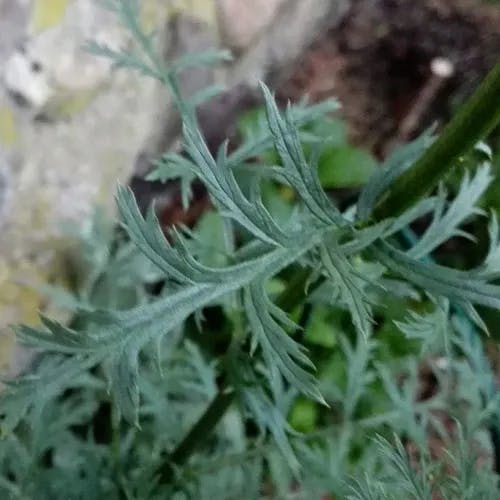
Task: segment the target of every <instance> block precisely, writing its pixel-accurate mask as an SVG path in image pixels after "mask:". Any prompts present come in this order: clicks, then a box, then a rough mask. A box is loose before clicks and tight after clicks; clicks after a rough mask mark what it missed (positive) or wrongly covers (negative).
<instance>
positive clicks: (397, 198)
mask: <svg viewBox="0 0 500 500" xmlns="http://www.w3.org/2000/svg"><path fill="white" fill-rule="evenodd" d="M498 124H500V63H499V64H497V65H496V66H495V67H494V68H493V69H492V70H491V71H490V73H489V74H488V76H487V77H486V79H485V80H484V81H483V83H482V84H481V85H480V86H479V88H478V89H477V90H476V92H475V93H474V94H473V96H472V97H471V98H470V99H469V100H468V101H467V102H466V103H465V104H464V105H463V106H462V107H461V108H460V110H459V111H458V113H457V115H456V116H455V118H453V120H452V121H451V122H450V123H449V124H448V125H447V126H446V127H445V129H444V130H443V133H442V135H441V136H440V138H439V139H438V140H437V141H436V142H435V143H434V144H433V145H432V146H431V147H430V148H429V150H428V151H427V152H426V153H425V154H424V155H423V156H422V157H421V158H420V160H418V161H417V162H416V163H415V165H414V166H413V167H412V168H411V169H410V170H408V171H407V172H405V173H404V174H403V175H402V176H401V177H400V178H399V179H398V180H397V181H396V182H395V183H394V184H393V187H392V188H391V189H390V190H389V192H388V193H387V195H386V197H385V198H383V199H382V200H381V202H380V203H379V205H378V206H377V207H376V208H375V210H374V213H373V219H375V220H377V221H380V220H383V219H385V218H387V217H394V216H397V215H399V214H401V213H402V212H403V211H404V210H406V209H407V208H409V207H411V206H412V205H414V204H415V203H416V202H417V201H419V200H420V199H421V198H422V197H423V196H425V195H426V194H427V193H428V192H429V191H430V190H432V189H434V188H435V187H436V185H437V184H438V183H439V181H441V180H443V179H444V178H445V177H446V176H447V175H448V174H449V173H450V172H451V171H452V170H453V169H454V168H455V167H456V165H457V163H458V160H459V158H460V157H461V156H462V155H464V154H466V153H467V152H468V151H470V150H471V148H473V147H474V145H475V144H477V142H479V141H480V140H481V139H483V138H484V137H485V136H486V135H487V134H488V133H489V132H491V131H492V130H493V129H494V128H495V127H496V126H497V125H498Z"/></svg>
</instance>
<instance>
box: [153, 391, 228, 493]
mask: <svg viewBox="0 0 500 500" xmlns="http://www.w3.org/2000/svg"><path fill="white" fill-rule="evenodd" d="M233 400H234V392H233V391H231V390H230V389H229V388H228V387H227V383H226V382H223V383H221V385H220V388H219V390H218V392H217V394H216V396H215V398H214V399H213V400H212V402H211V403H210V404H209V405H208V407H207V409H206V410H205V411H204V412H203V414H202V415H201V416H200V418H199V419H198V420H197V422H196V423H195V424H194V425H193V427H191V429H190V430H189V432H188V433H187V434H186V436H185V437H184V438H183V439H182V441H181V442H180V443H179V445H178V446H177V447H176V448H175V450H174V451H173V452H172V453H171V454H170V456H169V457H168V459H167V460H165V461H164V462H163V464H162V465H161V468H160V470H159V471H158V472H159V476H160V483H163V484H165V483H170V482H171V481H172V478H173V475H174V467H182V466H183V465H185V464H186V462H187V461H188V459H189V457H190V456H191V455H192V453H193V452H194V451H195V450H196V449H197V448H199V447H200V445H203V444H204V443H205V442H206V440H207V438H208V437H210V436H211V435H212V433H213V431H214V429H215V427H216V425H217V424H218V423H219V421H220V420H221V419H222V417H223V416H224V414H225V413H226V411H227V409H228V408H229V406H231V403H232V402H233Z"/></svg>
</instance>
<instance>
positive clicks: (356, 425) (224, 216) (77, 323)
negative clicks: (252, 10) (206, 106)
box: [0, 0, 500, 500]
mask: <svg viewBox="0 0 500 500" xmlns="http://www.w3.org/2000/svg"><path fill="white" fill-rule="evenodd" d="M106 5H107V7H108V8H110V9H112V10H114V11H115V12H116V14H117V15H119V16H120V18H121V20H122V21H123V23H124V25H125V26H126V27H127V28H128V29H129V30H130V31H131V33H132V34H133V35H134V38H135V41H136V43H137V46H136V47H135V48H134V50H132V49H131V50H130V51H128V50H127V51H113V50H111V49H110V48H108V47H104V46H98V45H96V44H92V45H91V46H90V49H91V50H92V51H93V52H94V53H96V54H98V55H103V56H106V57H110V58H111V59H112V60H113V62H114V63H115V65H116V66H117V67H120V68H131V69H135V70H139V71H140V72H142V73H143V74H145V75H146V76H149V77H153V78H157V79H159V80H160V81H161V82H162V83H164V84H165V85H166V86H167V88H168V89H169V90H170V92H171V94H172V96H173V98H174V100H175V102H176V104H177V106H178V109H179V111H180V113H181V114H182V118H183V123H184V127H183V145H184V151H183V152H182V153H181V154H172V153H169V154H166V155H165V156H164V157H163V158H162V159H161V160H160V161H159V163H158V166H157V170H156V171H155V173H154V175H153V176H154V177H155V178H159V179H165V180H166V179H169V178H179V179H180V181H181V186H182V190H183V199H184V202H185V204H186V205H187V204H188V203H189V200H190V197H191V191H190V186H191V184H192V182H193V180H197V181H199V182H201V183H203V185H204V186H205V187H206V189H207V191H208V193H209V195H210V199H211V202H212V204H213V207H214V208H213V210H212V211H210V212H209V213H207V214H206V215H205V216H204V217H203V218H202V219H201V220H200V221H199V223H198V224H197V226H196V227H195V228H194V229H191V230H190V229H187V228H182V227H177V228H171V229H170V230H168V231H167V234H164V231H163V228H161V227H160V224H159V222H158V219H157V217H156V214H155V212H154V208H152V209H151V210H150V211H149V213H148V214H147V216H145V217H143V216H142V215H141V213H140V211H139V209H138V207H137V204H136V202H135V200H134V197H133V195H132V193H131V192H130V191H129V190H128V189H125V188H119V189H118V194H117V203H118V207H119V211H120V215H121V220H122V225H123V227H124V229H125V233H122V232H120V233H119V236H118V237H117V236H116V235H115V234H114V231H113V228H112V226H106V225H105V224H103V222H102V219H100V218H99V217H98V218H96V221H95V224H94V225H93V226H92V227H90V228H89V230H88V232H87V233H85V234H84V235H82V238H83V244H82V248H83V253H82V259H81V262H80V273H79V276H80V286H79V291H78V292H77V293H76V294H75V295H73V296H70V295H67V294H64V293H63V292H61V291H60V290H58V291H55V290H48V292H50V293H52V294H53V295H54V294H55V295H57V298H58V299H59V300H60V301H62V303H64V305H65V306H66V307H68V308H70V309H72V310H73V312H74V317H73V320H72V322H71V324H70V325H67V326H65V325H62V324H60V323H59V322H57V321H54V320H51V319H49V318H47V317H42V318H41V319H42V327H40V328H31V327H27V326H21V327H18V328H17V329H16V331H17V335H18V337H19V339H20V340H21V341H23V342H25V343H26V344H27V345H29V346H31V347H32V348H34V349H36V350H37V351H39V353H40V354H39V356H38V358H37V362H36V365H35V366H34V367H33V369H32V370H31V371H30V373H29V374H28V375H26V376H25V377H22V378H19V379H16V380H13V381H9V382H8V390H7V391H6V392H5V393H4V394H3V395H2V399H1V410H0V412H1V415H2V420H1V429H2V436H3V440H2V442H1V448H0V492H1V493H2V498H13V499H14V498H23V499H24V498H33V499H35V498H36V499H37V500H38V499H40V500H43V499H58V498H61V499H63V498H64V499H67V498H72V499H89V500H90V499H102V498H110V499H111V498H117V499H118V498H126V499H130V500H132V499H137V500H139V499H141V500H145V499H160V498H174V499H182V498H207V499H208V498H238V497H241V498H262V497H264V498H266V497H270V498H324V496H325V495H334V496H335V497H339V498H351V499H369V498H370V499H378V498H418V499H431V498H435V496H434V495H436V494H440V495H441V497H442V498H471V499H472V498H474V499H475V498H491V499H493V498H497V495H498V490H497V482H498V478H497V476H496V474H495V473H494V471H493V465H492V462H494V454H495V449H494V446H493V447H492V445H491V442H492V439H491V438H492V437H493V441H494V440H495V439H498V436H500V434H499V432H498V430H497V429H498V422H499V415H500V413H499V412H500V406H499V405H500V399H499V394H498V392H497V390H496V387H495V381H494V375H493V373H492V371H491V369H490V368H489V365H488V362H487V361H486V358H485V356H484V353H483V348H482V343H481V340H480V339H479V338H478V335H477V332H476V330H477V329H483V330H486V326H485V324H484V322H483V321H482V319H481V316H480V315H479V314H478V312H477V311H476V307H477V306H484V307H488V308H494V309H500V286H499V285H496V284H494V282H495V280H497V279H498V277H499V272H500V236H499V228H498V222H497V219H496V217H495V216H493V215H492V216H491V217H490V225H489V233H490V248H489V251H488V254H487V255H486V257H485V258H484V260H483V262H482V263H481V264H480V265H479V266H477V267H475V268H473V269H469V270H457V269H452V268H448V267H445V266H443V265H438V264H436V263H434V262H433V261H432V260H431V255H432V253H433V252H434V251H435V250H436V249H437V248H438V247H440V246H441V245H442V244H443V243H445V242H446V241H448V240H450V239H451V238H456V237H462V238H468V237H469V236H470V235H469V233H467V232H466V231H465V229H464V224H465V223H467V222H469V221H470V219H471V218H474V217H477V216H482V215H485V214H484V213H483V212H482V211H481V210H480V209H479V208H478V202H479V200H480V198H481V196H482V195H483V194H484V193H485V191H486V190H487V188H488V186H489V184H490V183H491V181H492V174H491V168H490V164H489V163H490V151H489V149H488V148H487V147H486V146H485V145H484V144H480V145H479V146H478V150H479V155H480V158H481V161H480V165H479V166H477V168H475V169H474V170H473V171H472V172H471V173H464V176H463V180H462V182H461V184H460V187H459V189H458V193H457V194H456V196H454V197H450V196H449V195H448V193H447V192H446V190H445V188H444V187H443V186H441V187H440V188H439V189H438V191H437V193H435V194H431V195H428V194H427V192H428V191H429V189H431V188H432V187H434V186H435V184H436V179H439V177H440V176H438V175H437V174H436V173H435V172H434V171H432V172H431V170H432V169H431V166H432V165H433V166H434V167H435V168H437V169H441V171H444V170H445V169H446V168H447V169H449V168H450V165H453V164H454V163H455V160H456V158H457V157H458V156H459V155H461V154H463V153H465V152H466V150H467V148H468V147H469V145H470V144H474V143H475V142H477V139H478V137H479V136H480V135H481V134H482V133H484V132H485V131H487V130H486V129H487V128H488V127H489V128H491V126H492V125H494V123H496V122H495V120H493V119H492V118H491V111H490V110H488V107H487V106H486V107H483V108H481V112H482V113H483V116H484V118H485V122H488V124H489V125H488V127H486V128H485V127H479V128H478V127H476V128H477V130H476V131H475V134H476V135H475V136H471V137H468V139H467V141H466V142H465V143H464V144H457V143H456V141H457V140H459V138H460V137H461V134H462V135H463V132H464V127H467V123H468V122H467V120H464V118H463V117H462V118H461V122H460V123H459V125H458V126H457V125H456V123H455V124H453V123H452V125H451V126H450V130H451V132H450V130H449V131H448V132H445V133H444V135H443V136H442V137H441V138H440V139H437V140H436V139H435V138H434V137H433V136H432V134H431V133H430V132H429V133H426V134H424V135H423V136H421V137H420V138H418V139H417V140H416V141H414V142H412V143H410V144H408V145H406V146H403V147H401V148H399V149H398V150H397V151H395V152H394V153H393V154H392V155H391V156H390V157H389V158H388V159H387V160H386V162H385V164H384V165H382V166H381V167H380V168H377V169H375V171H374V172H373V173H372V174H371V175H370V177H369V179H368V180H367V183H366V185H365V186H364V188H363V189H362V191H361V193H360V195H359V198H358V200H357V201H356V202H355V203H353V204H351V205H350V206H348V207H346V208H342V209H341V208H340V207H339V206H338V205H336V203H335V202H334V200H333V199H332V197H330V196H329V195H328V194H327V192H326V191H325V188H324V185H325V184H326V183H327V180H325V176H326V174H325V173H323V174H322V178H320V175H319V174H318V165H319V164H321V163H322V162H323V164H327V160H328V158H331V157H332V155H331V150H332V149H333V148H334V145H332V144H333V143H332V141H334V140H335V138H334V137H333V138H329V137H325V135H324V134H323V133H320V132H319V131H318V130H319V129H318V128H317V127H315V124H317V123H323V124H325V123H326V124H327V125H332V123H333V122H332V121H329V119H328V118H325V116H326V115H327V114H329V113H331V112H333V111H335V110H336V109H337V108H338V104H337V103H336V102H333V101H329V102H325V103H322V104H320V105H315V106H307V105H306V104H303V105H299V106H290V107H289V108H288V109H287V110H286V111H285V112H280V110H278V108H277V106H276V103H275V101H274V99H273V96H272V94H271V92H270V90H269V89H268V88H267V87H266V86H265V85H261V88H262V93H263V96H264V100H265V108H264V109H265V119H258V120H254V121H253V122H252V123H253V126H252V127H251V129H248V128H247V129H246V133H245V134H243V135H244V140H243V141H242V143H241V144H240V145H239V146H238V147H237V148H236V149H235V150H234V151H232V152H231V153H228V148H227V144H224V145H222V146H221V147H220V149H219V151H218V153H217V155H215V156H214V155H212V154H211V153H210V151H209V149H208V147H207V145H206V143H205V141H204V138H203V135H202V133H201V131H200V129H199V127H198V124H197V121H196V114H195V109H196V106H197V105H199V103H200V102H202V101H203V100H204V99H206V98H209V97H210V96H211V95H213V89H208V90H206V91H204V92H203V93H201V94H198V95H195V96H192V97H191V98H189V99H185V98H184V97H183V96H182V92H181V89H179V86H178V81H177V76H178V74H179V72H181V71H184V70H185V69H187V68H189V67H191V66H192V65H198V64H214V63H217V62H218V61H220V60H221V59H225V58H226V57H227V55H226V54H216V53H209V54H201V55H189V56H186V57H185V58H182V59H181V60H178V61H175V62H173V63H171V64H170V65H169V67H168V68H166V67H165V66H164V63H163V61H162V60H161V59H160V57H159V56H158V55H157V53H156V52H155V50H154V43H153V37H152V36H151V35H148V34H145V33H144V32H143V30H142V29H141V26H140V22H139V19H140V16H139V4H138V3H137V2H136V1H134V0H108V1H107V2H106ZM499 73H500V72H499V71H498V69H497V70H496V74H494V75H493V77H491V78H490V80H488V81H487V82H486V83H485V86H484V87H483V94H484V93H485V92H486V93H488V92H490V91H491V86H492V85H496V86H497V87H498V86H499V84H498V82H497V83H495V82H496V80H500V78H499V76H498V74H499ZM494 78H496V80H494ZM480 92H481V90H480ZM488 95H489V94H488ZM480 97H481V96H480ZM483 98H484V95H483ZM478 99H479V98H478ZM476 104H477V103H476ZM490 104H491V102H490ZM477 109H478V106H477V105H476V106H472V107H469V108H467V109H466V110H465V112H466V113H469V115H468V116H469V117H470V118H471V123H473V124H474V123H476V122H475V121H474V120H472V118H474V117H475V118H477V116H476V115H474V113H475V112H477ZM488 113H489V115H488V116H486V114H488ZM488 117H490V118H489V120H488V119H487V118H488ZM496 120H497V121H498V113H497V115H496ZM460 124H461V125H460ZM460 126H461V127H462V128H460ZM320 129H321V130H323V131H324V130H325V127H320ZM326 130H328V126H327V127H326ZM330 130H331V129H330ZM450 137H451V139H450ZM329 139H330V142H329ZM450 141H451V142H450ZM329 148H330V149H329ZM329 151H330V152H329ZM337 153H338V151H337ZM269 158H273V160H272V163H271V164H269V163H267V164H263V161H264V160H265V159H269ZM337 158H338V157H337ZM340 158H342V155H340ZM344 158H345V156H344ZM440 162H441V164H440ZM338 163H339V164H338V167H339V168H342V160H341V159H340V160H338ZM367 168H368V167H367ZM369 168H370V169H371V167H369ZM324 169H325V167H323V170H324ZM419 172H420V174H421V173H422V172H423V173H424V174H425V175H424V176H423V177H420V178H419ZM429 172H431V174H432V175H430V176H429V175H427V174H426V173H429ZM441 176H442V174H441ZM334 178H335V176H334ZM415 179H417V180H416V181H415ZM322 181H323V184H322ZM331 182H333V181H331ZM405 193H406V197H405ZM426 217H427V218H429V217H430V223H429V224H428V225H427V227H426V229H425V231H424V232H423V233H422V234H420V235H419V236H418V237H415V235H414V234H413V233H412V232H411V231H410V226H412V224H413V223H414V222H415V221H418V220H422V219H425V218H426ZM423 360H431V361H430V362H429V364H430V368H431V370H432V373H433V376H434V378H435V383H434V385H435V390H434V392H433V394H431V395H430V396H423V395H422V377H421V373H420V369H419V367H420V366H421V363H422V361H423ZM443 415H446V416H447V417H448V420H446V419H445V418H443ZM435 441H438V442H439V443H440V449H441V448H445V449H447V453H448V455H444V454H443V455H442V456H440V457H436V455H435V453H434V452H435V450H434V448H433V442H435ZM403 443H404V444H403ZM493 444H496V443H493ZM411 450H413V451H411ZM478 463H482V464H486V465H485V466H481V467H479V466H478Z"/></svg>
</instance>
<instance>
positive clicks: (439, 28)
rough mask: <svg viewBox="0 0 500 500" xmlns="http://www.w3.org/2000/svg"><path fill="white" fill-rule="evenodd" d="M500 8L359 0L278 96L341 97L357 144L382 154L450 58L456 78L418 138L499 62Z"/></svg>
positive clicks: (464, 0) (444, 0) (431, 106)
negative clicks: (434, 66) (436, 65)
mask: <svg viewBox="0 0 500 500" xmlns="http://www.w3.org/2000/svg"><path fill="white" fill-rule="evenodd" d="M499 27H500V6H495V5H494V4H486V3H480V1H479V0H353V2H352V6H351V9H350V11H349V12H348V13H347V15H346V16H345V19H344V21H343V22H342V24H341V26H340V27H339V28H337V29H335V30H332V31H330V32H329V33H328V34H327V35H326V36H325V37H323V38H322V39H321V40H319V41H318V42H317V43H316V44H315V45H314V46H313V47H311V48H310V50H309V51H308V52H307V53H306V55H305V56H304V59H303V60H302V61H301V63H300V64H299V65H298V66H297V70H296V71H295V72H294V74H293V76H292V77H291V78H290V80H289V81H288V82H287V83H286V84H285V85H284V86H283V87H282V88H281V89H280V92H279V93H278V95H279V96H281V97H282V98H291V99H292V100H295V99H298V98H299V97H302V96H303V95H304V93H307V94H309V95H310V97H311V99H312V100H313V101H318V100H321V99H324V98H325V97H331V96H335V97H337V98H339V100H340V101H341V103H342V104H343V115H344V117H345V119H346V120H347V122H348V124H349V126H350V131H351V137H352V140H353V141H354V142H355V143H357V144H360V145H363V146H365V147H368V148H370V149H372V151H374V152H375V153H377V154H379V155H383V154H384V153H385V152H386V150H387V148H388V146H390V145H391V143H392V140H393V139H394V138H395V137H397V136H398V135H399V132H400V128H401V124H402V121H403V119H404V118H405V117H407V116H408V114H409V113H414V112H415V109H414V108H415V102H416V101H417V100H418V98H419V95H421V94H422V92H423V91H424V89H425V87H426V85H427V86H428V82H429V79H430V77H431V71H430V63H431V61H432V60H433V59H434V58H436V57H444V58H446V59H448V60H449V61H450V62H451V63H452V64H453V66H454V68H455V73H454V77H452V78H451V79H449V80H448V82H447V84H446V85H444V86H442V87H441V89H440V91H438V92H436V93H435V94H434V95H433V96H432V99H431V100H430V101H428V102H427V103H426V104H425V108H424V109H419V110H418V115H417V116H418V123H417V126H416V127H415V129H414V130H412V135H414V134H415V133H417V132H419V131H420V130H422V129H423V128H424V127H426V126H428V125H429V124H430V123H432V122H433V121H434V120H439V121H440V122H442V121H444V120H445V119H446V118H447V117H448V115H449V113H450V111H451V109H452V108H453V106H454V105H455V104H456V103H458V102H461V101H463V99H464V98H465V97H466V96H467V95H468V94H470V93H471V91H472V90H473V89H474V88H475V87H476V86H477V84H478V83H479V82H480V81H481V79H482V78H483V77H484V75H485V74H486V73H487V72H488V70H489V69H490V68H491V67H492V66H493V65H494V64H495V63H496V62H498V60H499V58H500V28H499Z"/></svg>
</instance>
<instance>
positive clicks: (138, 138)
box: [0, 0, 161, 373]
mask: <svg viewBox="0 0 500 500" xmlns="http://www.w3.org/2000/svg"><path fill="white" fill-rule="evenodd" d="M154 2H156V0H154ZM154 2H153V0H151V1H149V0H145V1H144V5H149V7H154V5H155V3H154ZM156 3H157V5H161V2H159V0H158V2H156ZM42 4H44V5H45V6H48V7H53V6H54V5H56V4H58V5H59V6H62V3H61V0H57V1H55V2H52V1H48V2H47V1H43V2H40V1H31V0H0V228H1V230H2V237H1V239H0V365H1V364H2V363H3V364H4V365H5V364H6V363H7V364H8V365H9V366H8V372H9V373H17V372H19V371H20V370H21V369H22V363H23V362H24V361H23V360H26V359H27V358H26V356H25V354H26V353H25V351H24V350H22V349H18V348H17V347H16V346H15V344H14V343H13V342H12V338H11V337H10V336H9V335H10V334H9V333H8V325H9V324H16V323H27V324H31V325H33V324H36V323H37V322H38V311H39V310H42V311H44V310H47V307H49V305H50V304H48V302H47V300H46V299H45V297H44V296H42V295H41V294H39V293H38V292H36V291H35V289H34V288H33V285H35V284H40V283H54V282H55V283H62V284H64V283H65V282H66V271H67V270H66V269H65V266H64V265H63V260H62V257H63V255H64V253H65V252H66V249H67V248H71V246H72V245H73V244H74V240H73V239H72V237H70V236H68V234H67V233H66V232H65V231H64V230H63V227H64V226H65V225H70V226H71V227H72V228H74V229H78V228H79V227H81V226H82V225H83V224H84V223H85V222H86V221H87V220H88V218H89V217H90V215H91V213H92V212H93V210H94V208H95V205H96V204H99V205H101V206H103V207H105V208H106V209H107V213H108V214H109V215H111V214H113V213H114V198H113V194H114V191H115V186H116V183H117V182H121V183H126V182H127V180H128V178H129V177H130V174H131V170H132V167H133V160H134V157H135V155H136V152H137V150H138V149H139V147H140V145H141V144H142V143H143V142H144V140H145V134H146V132H145V131H146V130H147V128H148V125H149V123H150V120H151V116H152V115H153V113H154V110H155V109H156V107H157V103H156V102H155V96H154V92H153V90H154V87H155V85H154V82H152V81H151V80H150V79H147V78H144V77H142V76H140V75H137V74H134V73H133V72H128V71H127V72H125V71H120V72H112V71H111V67H110V63H109V61H107V60H104V59H100V58H97V57H95V56H92V55H90V54H88V53H85V52H84V51H83V50H82V43H83V42H84V41H85V40H86V39H87V38H93V39H96V38H97V41H101V42H106V43H107V44H108V45H111V46H118V45H122V44H127V43H129V40H128V35H127V34H126V33H124V32H123V29H122V28H121V26H120V25H119V22H118V20H117V19H116V18H115V16H113V15H112V14H111V13H109V12H104V11H103V10H102V7H100V6H99V2H95V1H94V0H68V1H67V2H66V4H65V5H64V6H63V7H64V9H62V11H63V12H62V14H63V15H60V16H51V15H48V16H45V17H44V15H43V12H42V11H41V10H40V9H41V8H42ZM37 9H38V10H37ZM156 19H158V20H161V16H156ZM47 26H50V28H48V29H42V28H45V27H47ZM9 360H10V361H11V362H10V363H9V362H8V361H9Z"/></svg>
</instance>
